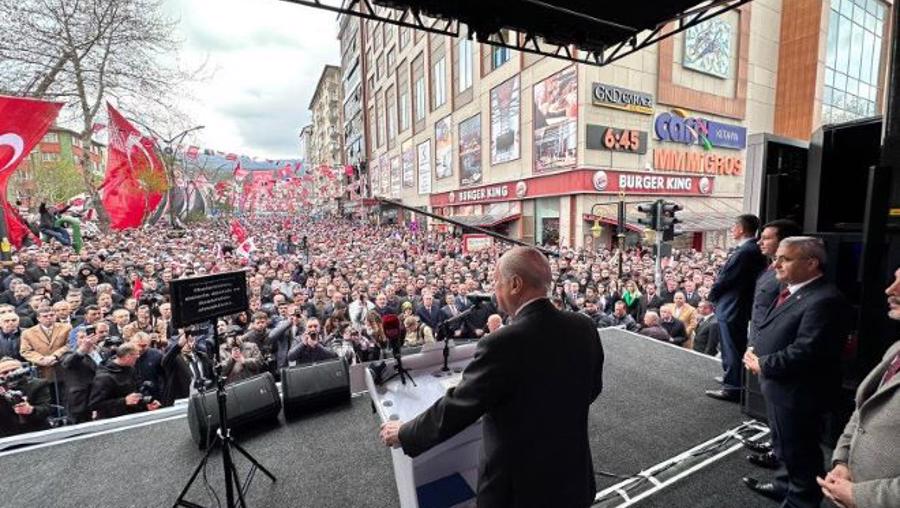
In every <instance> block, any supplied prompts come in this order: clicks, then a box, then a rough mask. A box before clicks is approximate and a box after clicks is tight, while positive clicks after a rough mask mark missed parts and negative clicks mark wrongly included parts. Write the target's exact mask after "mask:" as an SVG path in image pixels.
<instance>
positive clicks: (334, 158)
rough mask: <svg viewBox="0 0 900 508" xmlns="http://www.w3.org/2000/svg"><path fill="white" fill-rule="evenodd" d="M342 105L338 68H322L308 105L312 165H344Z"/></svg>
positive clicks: (332, 66)
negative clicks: (310, 125)
mask: <svg viewBox="0 0 900 508" xmlns="http://www.w3.org/2000/svg"><path fill="white" fill-rule="evenodd" d="M342 103H343V93H342V84H341V68H340V67H338V66H336V65H326V66H325V67H324V68H323V69H322V75H321V76H319V82H318V84H317V85H316V90H315V92H313V96H312V100H311V101H310V102H309V110H310V113H311V114H312V134H311V136H310V138H309V160H310V161H311V163H313V164H317V165H318V164H325V165H328V166H338V165H343V164H344V143H343V141H344V137H343V130H344V129H343V120H342V114H341V109H342V108H341V105H342Z"/></svg>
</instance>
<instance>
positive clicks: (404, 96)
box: [397, 62, 410, 132]
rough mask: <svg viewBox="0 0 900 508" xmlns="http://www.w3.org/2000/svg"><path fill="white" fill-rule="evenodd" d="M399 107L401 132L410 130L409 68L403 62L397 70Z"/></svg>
mask: <svg viewBox="0 0 900 508" xmlns="http://www.w3.org/2000/svg"><path fill="white" fill-rule="evenodd" d="M397 91H398V100H397V107H398V109H399V112H398V113H399V115H398V116H399V120H400V132H403V131H405V130H406V129H409V114H410V113H409V111H410V107H409V66H408V65H407V64H406V62H401V63H400V66H399V67H398V68H397Z"/></svg>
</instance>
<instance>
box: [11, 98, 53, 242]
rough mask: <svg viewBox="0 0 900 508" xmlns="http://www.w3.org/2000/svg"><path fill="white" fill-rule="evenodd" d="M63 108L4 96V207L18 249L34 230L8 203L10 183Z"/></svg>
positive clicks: (48, 103)
mask: <svg viewBox="0 0 900 508" xmlns="http://www.w3.org/2000/svg"><path fill="white" fill-rule="evenodd" d="M61 107H62V104H61V103H58V102H47V101H39V100H35V99H23V98H21V97H5V96H0V205H2V206H3V209H4V211H5V212H6V213H5V214H4V215H5V217H6V230H7V234H8V235H9V241H10V243H12V244H13V245H15V246H16V248H19V247H21V246H22V241H23V240H24V239H25V237H27V236H28V235H30V234H31V230H29V229H28V226H26V225H25V222H24V221H23V220H22V218H21V217H20V216H19V214H18V213H17V212H16V210H15V209H14V208H13V207H12V205H10V204H9V202H8V201H7V200H6V187H7V183H8V182H9V178H10V177H11V176H12V174H13V173H15V171H16V169H17V168H18V167H19V164H20V163H21V162H22V159H24V158H25V157H26V156H28V154H29V153H31V150H32V149H33V148H34V146H35V145H36V144H38V142H39V141H40V140H41V138H43V137H44V134H45V133H46V132H47V129H49V128H50V126H51V125H53V121H54V120H56V115H58V114H59V109H60V108H61Z"/></svg>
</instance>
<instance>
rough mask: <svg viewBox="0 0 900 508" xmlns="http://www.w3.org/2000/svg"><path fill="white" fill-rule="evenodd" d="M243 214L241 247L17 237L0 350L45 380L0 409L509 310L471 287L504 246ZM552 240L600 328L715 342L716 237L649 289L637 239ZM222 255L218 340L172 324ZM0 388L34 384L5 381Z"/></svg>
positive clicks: (86, 411)
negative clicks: (226, 285) (230, 278)
mask: <svg viewBox="0 0 900 508" xmlns="http://www.w3.org/2000/svg"><path fill="white" fill-rule="evenodd" d="M240 227H241V228H243V229H244V230H246V231H249V232H252V240H253V243H254V244H255V246H256V248H255V250H253V251H252V252H250V253H246V252H242V251H240V250H238V249H237V248H236V241H235V238H233V236H232V233H233V231H234V226H233V224H232V223H231V222H229V221H227V220H212V221H209V222H207V223H204V224H203V225H202V227H193V228H190V229H185V230H180V231H179V232H178V233H179V234H173V231H174V230H170V229H166V228H163V227H147V228H144V229H140V230H131V231H124V232H113V233H109V234H107V235H104V236H102V237H100V238H97V239H95V240H92V241H87V242H86V243H85V244H84V246H83V248H82V250H81V252H80V253H76V252H75V251H74V250H73V249H72V247H70V246H68V245H65V244H63V243H60V242H57V241H55V240H54V241H49V242H44V243H43V244H41V245H32V246H29V247H27V248H23V249H22V250H19V251H18V252H15V253H14V255H13V260H12V262H11V263H8V264H6V265H5V266H3V268H2V271H0V358H2V359H3V362H4V363H3V364H2V365H4V366H5V370H8V371H10V372H18V371H20V370H21V369H23V368H27V367H33V368H34V370H35V371H36V372H35V375H33V376H30V377H29V385H31V386H33V388H31V389H29V390H31V391H35V390H37V388H40V390H38V391H39V392H40V393H42V394H46V396H44V395H42V396H37V395H35V394H29V395H27V396H25V397H24V398H25V400H23V401H17V402H16V404H13V405H10V404H9V402H11V401H13V402H14V400H12V399H8V398H5V399H0V417H2V418H5V419H7V420H9V421H10V422H11V424H10V425H3V429H4V430H3V432H6V433H17V432H22V431H27V430H34V429H39V428H46V427H47V426H48V425H51V424H61V423H76V422H84V421H89V420H93V419H97V418H105V417H110V416H117V415H121V414H126V413H129V412H135V411H145V410H153V409H156V408H158V407H162V406H166V405H170V404H172V403H173V402H174V401H175V400H177V399H179V398H183V397H186V396H188V395H189V394H190V393H191V391H192V390H196V389H204V388H208V387H209V386H211V384H212V382H211V381H212V378H213V374H212V372H213V368H214V364H215V363H217V362H220V363H222V364H223V367H224V373H225V375H226V377H227V380H228V381H229V382H230V381H235V380H239V379H243V378H246V377H249V376H253V375H256V374H259V373H261V372H265V371H269V372H272V373H273V374H275V375H276V376H277V374H278V372H279V371H280V369H281V368H284V367H287V366H290V365H295V364H300V363H306V362H315V361H322V360H327V359H334V358H339V357H340V358H346V359H347V361H349V362H366V361H372V360H378V359H381V358H384V357H385V356H386V355H389V354H391V352H390V349H389V344H388V339H387V337H386V334H385V331H384V326H383V320H382V318H383V317H384V316H385V315H388V314H393V315H396V316H397V317H398V319H399V322H400V325H401V328H402V329H401V333H402V337H403V340H402V344H401V345H402V346H403V347H407V348H414V347H418V346H422V345H424V344H427V343H429V342H434V341H436V340H441V339H443V338H445V337H450V338H456V339H478V338H479V337H482V336H484V335H485V334H487V333H490V332H491V331H493V330H496V329H497V328H499V327H501V326H503V323H504V320H505V317H506V316H504V315H503V314H502V312H500V311H499V310H498V308H497V305H496V302H492V301H490V300H489V299H487V298H484V297H482V298H480V299H478V298H475V299H469V298H467V295H471V294H476V295H477V294H481V295H484V294H490V293H491V292H492V283H491V281H492V280H493V279H492V276H493V274H492V271H493V269H494V268H493V266H494V263H495V260H496V259H497V257H498V256H499V255H500V254H501V253H502V252H503V251H504V250H506V249H507V248H508V246H507V245H502V244H500V243H497V244H495V245H494V246H493V247H491V248H489V249H487V250H484V251H480V252H477V253H464V252H463V250H462V243H461V241H460V239H459V237H458V236H454V235H452V234H447V233H437V232H434V231H423V230H420V229H419V228H417V227H416V228H413V227H406V226H398V225H373V224H369V223H362V222H358V221H351V220H348V219H340V220H338V219H327V220H319V221H301V220H298V219H293V218H288V217H261V218H249V219H244V220H243V221H242V224H241V226H240ZM66 243H68V242H66ZM556 251H557V253H558V256H554V257H553V258H552V259H551V268H552V271H553V278H554V281H555V282H554V286H553V288H554V289H553V294H552V302H553V303H554V304H555V305H556V306H557V307H559V308H564V309H567V310H573V311H577V312H582V313H584V314H587V315H588V316H589V317H591V319H592V320H593V321H594V322H595V323H596V324H597V326H598V327H607V326H620V327H623V328H626V329H628V330H633V331H641V333H644V334H646V335H649V336H651V337H654V338H657V339H659V340H664V341H667V342H670V343H672V344H676V345H680V346H683V347H693V348H695V349H697V350H700V351H703V352H705V353H708V354H713V355H714V354H716V352H717V347H718V341H717V335H718V334H717V333H712V332H714V331H715V330H716V328H717V327H716V326H711V324H714V323H715V316H714V314H713V307H712V305H711V304H710V303H709V302H708V301H706V298H707V296H708V294H709V290H710V288H711V287H712V284H713V282H714V280H715V277H716V271H717V269H718V267H719V266H720V265H721V264H722V263H723V262H724V259H725V256H726V253H725V252H724V251H714V252H710V253H700V252H694V251H683V252H676V253H675V255H674V256H673V257H672V258H671V259H668V260H667V263H666V266H665V269H664V275H663V280H664V283H663V284H662V285H661V287H660V288H659V289H657V287H656V284H655V283H654V260H653V258H652V255H651V253H650V252H649V251H648V250H645V249H641V248H640V247H637V248H632V249H629V250H627V251H626V252H625V253H624V258H623V260H622V261H623V262H622V269H623V273H622V275H621V276H619V273H618V256H619V253H618V252H616V251H609V250H601V251H599V252H588V251H584V250H581V249H570V248H561V249H556ZM231 270H244V271H246V274H247V277H248V287H249V291H250V309H249V310H248V311H247V312H244V313H241V314H238V315H235V316H230V317H228V318H223V319H221V320H219V322H218V323H217V328H218V332H219V334H220V337H221V338H222V343H221V346H220V348H219V351H213V348H214V346H213V344H212V338H211V335H212V334H211V332H212V330H211V329H209V327H204V326H199V327H191V328H188V329H177V328H175V327H174V325H173V323H172V319H171V317H172V308H171V302H169V296H168V295H169V284H170V283H171V281H172V280H173V279H178V278H180V277H190V276H194V275H203V274H209V273H215V272H222V271H231ZM485 300H487V301H485ZM482 302H483V303H482ZM472 306H474V307H475V308H473V309H472V310H471V312H469V313H466V315H465V316H461V319H453V318H455V317H457V316H460V315H461V314H462V313H463V312H464V311H465V310H467V309H469V307H472ZM4 375H5V372H0V378H3V377H4ZM26 377H28V376H26ZM22 379H25V377H23V378H22ZM37 381H40V382H37ZM3 387H5V388H3ZM0 390H3V391H4V392H16V391H24V392H28V391H29V390H17V389H16V385H15V384H11V383H4V384H2V385H0ZM39 402H40V404H41V405H40V407H39V408H38V406H37V404H38V403H39ZM4 406H8V407H4ZM23 413H24V415H23Z"/></svg>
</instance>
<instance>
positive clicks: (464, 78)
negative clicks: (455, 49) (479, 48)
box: [459, 39, 472, 92]
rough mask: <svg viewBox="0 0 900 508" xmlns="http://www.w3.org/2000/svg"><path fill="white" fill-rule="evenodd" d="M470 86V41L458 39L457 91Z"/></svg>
mask: <svg viewBox="0 0 900 508" xmlns="http://www.w3.org/2000/svg"><path fill="white" fill-rule="evenodd" d="M471 86H472V41H470V40H469V39H460V40H459V91H460V92H462V91H465V90H468V89H469V88H470V87H471Z"/></svg>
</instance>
